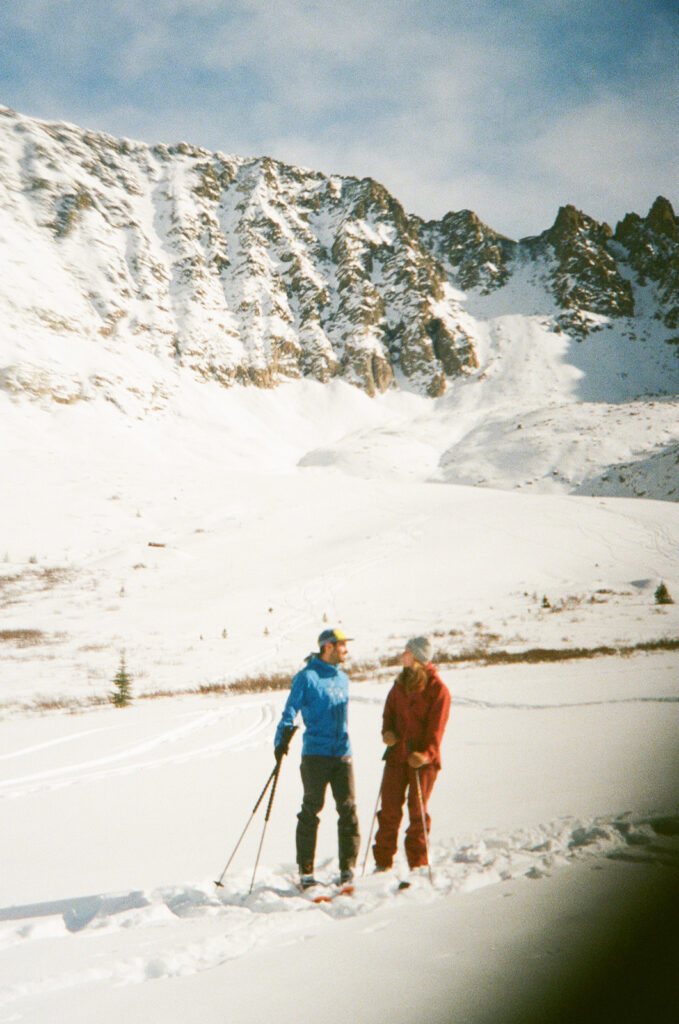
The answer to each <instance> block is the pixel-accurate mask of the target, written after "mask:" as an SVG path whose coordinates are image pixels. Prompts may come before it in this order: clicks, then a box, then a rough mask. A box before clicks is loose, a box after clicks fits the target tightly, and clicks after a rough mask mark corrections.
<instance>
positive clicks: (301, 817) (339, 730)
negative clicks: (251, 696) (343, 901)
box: [274, 629, 360, 889]
mask: <svg viewBox="0 0 679 1024" xmlns="http://www.w3.org/2000/svg"><path fill="white" fill-rule="evenodd" d="M350 639H351V638H350V637H347V636H345V635H344V633H343V632H342V631H341V630H339V629H325V630H323V632H322V633H321V635H320V636H319V638H318V648H319V653H318V654H313V655H310V657H309V658H308V659H307V663H306V665H305V667H304V668H303V669H301V671H299V672H298V673H297V675H296V676H295V677H294V679H293V680H292V688H291V690H290V693H289V695H288V699H287V701H286V704H285V708H284V709H283V714H282V716H281V720H280V722H279V723H278V728H277V729H276V737H275V739H274V752H275V755H276V760H277V761H280V759H281V757H283V755H284V754H285V753H287V749H288V743H289V742H290V736H291V734H292V727H293V724H294V721H295V718H296V717H297V713H298V712H300V711H301V713H302V719H303V721H304V741H303V744H302V765H301V773H302V784H303V786H304V798H303V800H302V809H301V810H300V812H299V814H298V815H297V832H296V843H297V864H298V866H299V876H300V885H301V887H302V888H303V889H306V888H308V887H309V886H311V885H314V884H315V879H314V856H315V853H316V835H317V833H318V815H319V812H320V810H321V808H322V807H323V802H324V800H325V791H326V788H327V786H328V784H330V788H331V790H332V795H333V797H334V799H335V806H336V807H337V816H338V822H337V839H338V848H339V866H340V882H341V883H342V884H347V883H348V882H350V881H351V879H352V878H353V874H354V865H355V863H356V858H357V856H358V850H359V844H360V837H359V832H358V815H357V813H356V797H355V789H354V770H353V765H352V761H351V745H350V743H349V733H348V731H347V708H348V703H349V679H348V677H347V675H346V673H345V672H344V671H343V670H342V669H341V668H340V667H339V666H340V665H341V664H342V662H343V661H344V660H345V658H346V657H347V653H348V652H347V641H348V640H350Z"/></svg>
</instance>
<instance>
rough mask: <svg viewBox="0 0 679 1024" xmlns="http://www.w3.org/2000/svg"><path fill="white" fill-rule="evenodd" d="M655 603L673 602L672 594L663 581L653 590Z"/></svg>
mask: <svg viewBox="0 0 679 1024" xmlns="http://www.w3.org/2000/svg"><path fill="white" fill-rule="evenodd" d="M655 603H656V604H674V601H673V600H672V596H671V594H670V592H669V590H668V589H667V587H666V586H665V584H664V583H660V584H658V586H657V588H656V591H655Z"/></svg>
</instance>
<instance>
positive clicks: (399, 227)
mask: <svg viewBox="0 0 679 1024" xmlns="http://www.w3.org/2000/svg"><path fill="white" fill-rule="evenodd" d="M0 161H1V164H0V166H1V168H2V183H1V188H2V192H0V217H1V218H2V219H1V221H0V223H1V224H2V239H1V244H2V249H3V269H4V273H3V279H2V283H1V285H0V288H1V290H0V302H1V304H2V305H1V308H2V310H3V313H4V316H3V320H4V322H5V341H9V342H13V343H15V344H17V345H19V344H21V343H23V345H24V346H25V351H24V355H25V356H26V357H30V354H31V350H32V351H33V354H34V355H35V353H36V350H37V351H38V352H40V351H44V349H45V348H47V349H49V351H50V356H51V359H52V360H54V362H56V363H58V362H67V361H68V360H67V358H66V357H64V356H63V354H62V351H61V350H63V349H67V350H68V349H70V348H72V347H73V346H74V345H75V343H76V342H77V343H86V345H85V350H87V349H88V348H89V349H92V348H94V347H95V346H96V348H97V349H106V350H107V351H109V352H110V353H111V354H114V355H118V356H120V355H122V354H123V353H126V352H127V353H128V356H129V354H130V353H149V354H152V355H153V356H155V357H157V358H158V359H160V360H168V359H170V360H174V361H176V362H177V363H179V364H182V365H185V366H187V367H189V368H191V369H192V370H193V371H194V372H195V373H196V374H198V375H199V376H201V377H204V378H214V379H216V380H218V381H220V382H222V383H225V384H228V383H232V382H246V383H248V382H252V383H254V384H257V385H263V386H270V385H272V384H275V383H277V382H279V381H280V380H283V379H286V378H295V377H299V376H311V377H314V378H316V379H317V380H321V381H325V380H327V379H329V378H330V377H333V376H340V377H342V378H344V379H346V380H348V381H350V382H351V383H355V384H358V385H359V386H360V387H362V388H364V389H365V390H366V391H368V393H370V394H372V393H374V392H375V391H383V390H385V389H386V388H388V387H389V386H391V385H392V384H393V383H394V382H396V383H398V384H399V385H400V386H405V387H409V388H412V389H414V390H419V391H423V392H425V393H427V394H429V395H440V394H442V393H443V391H444V390H445V388H446V382H447V381H449V380H451V379H454V378H455V377H457V376H458V375H459V374H461V373H465V372H467V373H468V372H471V371H473V370H475V369H476V368H477V366H478V362H479V325H478V323H476V322H475V321H474V319H473V317H470V310H469V303H468V297H469V295H470V294H477V293H480V294H488V293H490V292H493V291H496V290H498V289H499V290H502V289H505V288H506V287H508V286H509V285H510V284H511V283H512V281H515V280H516V278H517V276H519V277H520V276H521V275H522V274H525V272H526V270H527V269H529V270H530V272H531V279H532V282H533V288H532V291H531V294H530V296H528V295H526V296H524V297H523V302H524V305H523V307H522V308H520V309H518V310H517V312H521V313H522V314H524V315H526V316H528V315H534V314H536V313H537V314H541V315H543V316H545V317H546V318H547V319H548V320H549V324H550V327H552V328H553V329H555V330H559V329H564V330H568V331H569V332H571V334H572V335H573V337H576V338H582V337H583V336H586V335H587V334H588V333H589V332H591V331H592V330H604V329H605V330H612V329H615V330H617V332H619V333H621V334H622V335H623V336H625V337H634V336H635V335H636V336H637V337H638V339H639V340H640V341H641V342H643V341H644V339H645V337H646V335H647V334H648V330H649V327H648V324H649V322H650V323H652V324H653V325H654V326H656V327H657V328H660V333H661V334H663V332H664V339H663V340H665V341H667V342H672V343H674V345H675V346H676V344H677V338H676V337H674V335H676V331H677V328H678V327H679V228H678V227H677V219H676V217H675V216H674V212H673V210H672V208H671V206H670V204H669V203H668V202H667V200H664V199H662V198H659V199H658V200H657V201H656V203H655V204H654V206H653V208H652V210H651V211H650V213H649V215H648V216H647V217H646V218H645V219H643V218H641V217H639V216H638V215H636V214H630V215H629V216H628V217H626V218H625V220H624V221H622V223H621V224H619V225H618V228H617V229H616V231H615V233H613V231H612V230H611V229H610V228H609V227H608V225H606V224H604V225H600V224H598V223H597V222H596V221H594V220H592V219H591V218H590V217H587V216H586V215H585V214H582V213H580V212H579V211H577V210H575V209H574V208H573V207H569V206H566V207H563V208H562V209H560V210H559V213H558V215H557V218H556V221H555V223H554V225H553V226H552V227H551V228H549V229H548V230H547V231H545V232H544V233H543V234H542V235H540V236H539V237H537V238H527V239H523V240H521V241H519V242H515V241H513V240H510V239H507V238H503V237H502V236H501V235H498V234H497V233H496V232H494V231H493V230H492V229H490V228H488V227H486V226H485V225H484V224H482V223H481V222H480V221H479V219H478V218H477V217H476V216H475V214H473V213H471V212H470V211H462V212H459V213H449V214H447V215H446V216H445V217H444V218H443V219H442V220H441V221H433V222H428V223H423V222H422V221H421V220H420V219H419V218H417V217H415V216H409V215H408V214H407V213H406V212H405V211H404V210H403V208H402V206H401V205H400V203H399V202H398V201H397V200H396V199H395V198H394V197H392V196H391V195H390V194H389V193H388V192H387V191H386V189H384V188H383V187H382V186H380V185H379V184H377V183H376V182H375V181H373V180H372V179H369V178H368V179H364V180H362V181H359V180H357V179H354V178H341V177H339V176H334V177H326V176H324V175H322V174H318V173H314V172H312V171H307V170H302V169H299V168H295V167H290V166H287V165H285V164H282V163H280V162H277V161H274V160H271V159H268V158H266V157H263V158H260V159H251V160H246V159H243V158H240V157H233V156H226V155H224V154H222V153H210V152H207V151H205V150H202V149H198V148H196V147H193V146H189V145H186V144H180V145H177V146H174V147H169V146H166V145H155V146H149V145H144V144H141V143H136V142H130V141H128V140H125V139H116V138H112V137H110V136H107V135H104V134H101V133H96V132H91V131H83V130H81V129H79V128H76V127H74V126H71V125H67V124H49V123H44V122H40V121H37V120H34V119H30V118H27V117H23V116H21V115H19V114H16V113H14V112H12V111H10V110H8V109H7V108H0ZM656 333H657V332H656ZM69 342H70V343H71V344H69ZM83 358H85V356H84V354H83ZM648 358H649V359H651V358H653V356H652V355H651V354H649V357H648ZM22 362H25V360H22V359H16V360H15V362H14V363H13V365H12V366H11V367H9V368H8V367H5V369H4V378H3V379H4V381H5V386H7V387H10V388H27V389H30V388H31V386H32V387H33V388H34V389H37V390H41V389H42V388H44V387H49V385H48V382H47V380H46V377H45V374H46V373H47V375H48V376H49V374H48V372H47V369H46V368H45V370H44V372H43V373H42V374H39V375H38V379H37V380H35V379H34V380H33V382H32V384H31V381H30V380H29V379H28V378H30V376H31V374H30V371H29V370H28V369H27V368H26V367H25V366H24V367H23V369H22V367H21V364H22ZM53 368H54V367H53ZM83 369H84V368H83V367H82V366H81V367H80V371H81V373H80V377H81V379H80V380H79V381H78V383H77V384H76V383H75V379H74V380H73V381H72V385H71V387H70V388H69V387H68V385H67V384H66V382H65V381H62V388H61V389H60V388H59V387H55V388H54V393H55V396H56V397H57V398H58V399H59V398H61V400H64V399H65V398H67V397H69V396H70V397H73V398H75V397H77V395H78V394H79V393H81V392H83V393H84V392H85V391H86V386H87V385H89V386H94V387H102V388H104V389H106V385H107V381H106V373H105V372H104V373H102V374H98V373H94V374H92V375H90V377H89V378H88V379H87V381H84V380H82V371H83ZM148 372H149V373H152V372H153V371H152V368H151V366H149V369H148ZM67 375H68V374H67ZM675 383H676V381H675ZM672 386H673V385H672ZM64 387H65V388H66V392H64V391H63V388H64Z"/></svg>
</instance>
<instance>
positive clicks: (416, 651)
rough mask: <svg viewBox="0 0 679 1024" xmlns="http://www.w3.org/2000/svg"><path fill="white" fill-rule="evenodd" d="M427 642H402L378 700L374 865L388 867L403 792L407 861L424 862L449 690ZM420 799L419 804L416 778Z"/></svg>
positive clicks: (417, 639)
mask: <svg viewBox="0 0 679 1024" xmlns="http://www.w3.org/2000/svg"><path fill="white" fill-rule="evenodd" d="M430 658H431V644H430V643H429V640H427V638H426V637H415V638H413V639H412V640H409V641H408V643H407V644H406V648H405V651H404V652H403V654H402V655H401V658H400V661H401V664H402V666H403V670H402V671H401V673H400V674H399V676H398V678H397V679H396V681H395V683H394V685H393V686H392V688H391V690H390V691H389V694H388V695H387V700H386V703H385V705H384V714H383V717H382V739H383V741H384V743H385V745H386V746H387V747H388V751H387V755H386V765H385V768H384V779H383V782H382V799H381V809H380V812H379V814H378V816H377V818H378V822H379V826H378V829H377V835H376V836H375V845H374V846H373V854H374V857H375V865H376V870H378V871H386V870H388V869H389V868H390V867H391V865H392V861H393V859H394V854H395V853H396V847H397V843H398V830H399V827H400V825H401V818H402V817H403V804H404V802H405V798H406V793H407V794H408V815H409V819H410V824H409V826H408V829H407V831H406V836H405V851H406V857H407V858H408V866H409V867H410V869H411V870H412V869H413V868H417V867H421V866H422V865H425V864H426V863H427V840H426V837H425V835H424V829H423V818H424V819H425V821H426V826H427V835H428V834H429V829H430V826H431V819H430V817H429V814H428V813H427V804H428V802H429V797H430V796H431V792H432V789H433V788H434V783H435V782H436V777H437V775H438V773H439V770H440V768H441V752H440V746H441V739H442V737H443V732H444V730H445V727H446V723H447V721H448V714H449V712H450V693H449V692H448V689H447V688H446V686H445V685H444V684H443V682H442V681H441V679H440V678H439V675H438V673H437V671H436V669H435V668H434V666H433V665H432V664H431V661H430ZM417 774H419V779H420V789H421V791H422V802H423V804H424V807H423V808H422V807H421V806H420V798H419V793H418V786H417V778H416V775H417Z"/></svg>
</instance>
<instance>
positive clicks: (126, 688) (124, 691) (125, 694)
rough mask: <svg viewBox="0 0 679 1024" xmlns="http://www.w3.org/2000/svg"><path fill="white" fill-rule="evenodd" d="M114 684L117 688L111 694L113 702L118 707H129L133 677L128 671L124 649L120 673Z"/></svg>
mask: <svg viewBox="0 0 679 1024" xmlns="http://www.w3.org/2000/svg"><path fill="white" fill-rule="evenodd" d="M113 684H114V686H115V690H114V692H113V693H112V694H111V703H112V704H115V706H116V707H117V708H124V707H127V705H128V704H130V703H131V701H132V679H131V677H130V674H129V672H128V671H127V666H126V664H125V652H124V651H123V652H122V654H121V655H120V667H119V668H118V673H117V675H116V677H115V679H114V680H113Z"/></svg>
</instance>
